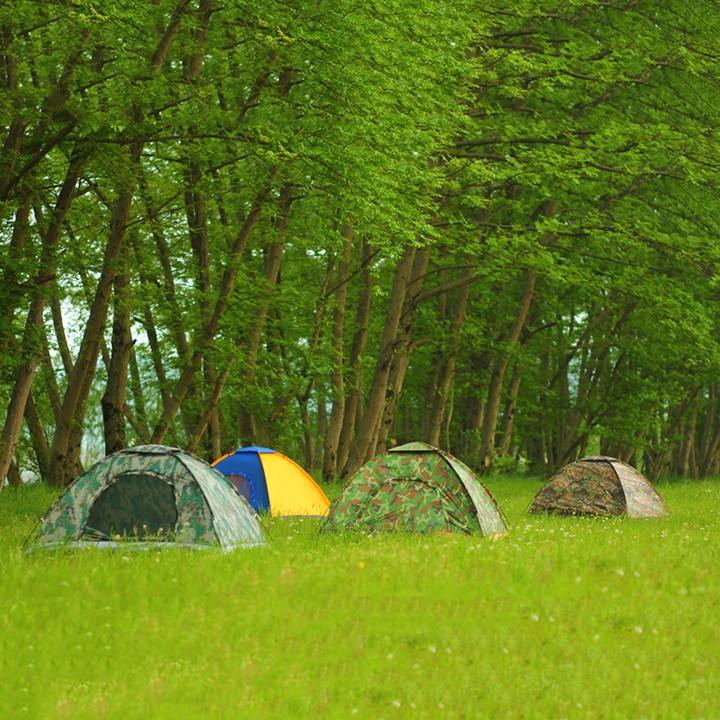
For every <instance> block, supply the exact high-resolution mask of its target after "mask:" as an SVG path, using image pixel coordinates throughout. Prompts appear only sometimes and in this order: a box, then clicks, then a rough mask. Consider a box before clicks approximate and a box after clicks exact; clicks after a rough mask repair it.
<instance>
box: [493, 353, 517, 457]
mask: <svg viewBox="0 0 720 720" xmlns="http://www.w3.org/2000/svg"><path fill="white" fill-rule="evenodd" d="M521 380H522V374H521V372H520V365H519V364H516V365H515V371H514V373H513V378H512V381H511V382H510V387H509V389H508V398H507V402H506V403H505V412H504V413H503V423H502V429H501V431H500V437H501V440H500V448H499V455H500V456H501V457H506V456H507V455H509V454H510V446H511V445H512V436H513V428H514V426H515V413H516V412H517V398H518V392H519V391H520V381H521Z"/></svg>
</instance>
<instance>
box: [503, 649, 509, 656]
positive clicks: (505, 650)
mask: <svg viewBox="0 0 720 720" xmlns="http://www.w3.org/2000/svg"><path fill="white" fill-rule="evenodd" d="M509 652H510V651H509V650H508V649H507V648H503V649H502V653H503V655H507V654H508V653H509Z"/></svg>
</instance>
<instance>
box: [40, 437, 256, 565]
mask: <svg viewBox="0 0 720 720" xmlns="http://www.w3.org/2000/svg"><path fill="white" fill-rule="evenodd" d="M118 540H127V541H133V542H134V543H135V544H136V545H137V546H141V547H147V546H157V545H160V544H161V545H162V546H166V545H182V546H188V547H206V546H213V545H219V546H220V547H221V548H222V549H223V550H225V551H226V552H228V551H230V550H233V549H234V548H236V547H239V546H254V545H264V544H265V543H266V540H265V535H264V533H263V531H262V528H261V527H260V525H259V523H258V520H257V516H256V515H255V512H254V511H253V510H252V508H251V507H250V505H249V504H248V503H247V501H246V500H245V499H244V498H242V497H240V496H239V495H238V494H237V493H236V492H235V490H234V489H233V486H232V485H231V483H230V481H229V480H227V478H225V476H224V475H222V473H219V472H217V471H216V470H214V469H213V468H211V467H210V466H209V465H208V464H207V463H205V462H203V461H202V460H200V459H198V458H196V457H195V456H193V455H191V454H190V453H188V452H185V451H184V450H179V449H178V448H172V447H166V446H164V445H139V446H138V447H134V448H127V449H125V450H120V451H119V452H116V453H114V454H112V455H109V456H108V457H106V458H104V459H103V460H100V461H99V462H97V463H96V464H95V465H94V466H93V467H91V468H90V469H89V470H87V471H86V472H84V473H83V474H82V475H80V477H78V478H77V479H76V480H75V481H74V482H73V483H72V484H71V485H70V486H69V487H68V489H67V490H66V491H65V492H64V493H63V494H62V495H61V496H60V497H59V498H58V499H57V500H56V501H55V502H54V503H53V505H52V506H51V507H50V509H49V510H48V512H47V513H46V514H45V516H44V517H43V519H42V520H41V522H40V525H39V527H38V528H37V530H36V531H35V533H34V534H33V536H31V538H30V540H29V549H33V548H36V547H51V548H52V547H57V546H62V547H68V546H80V547H83V546H88V545H94V546H98V547H114V546H116V545H117V541H118Z"/></svg>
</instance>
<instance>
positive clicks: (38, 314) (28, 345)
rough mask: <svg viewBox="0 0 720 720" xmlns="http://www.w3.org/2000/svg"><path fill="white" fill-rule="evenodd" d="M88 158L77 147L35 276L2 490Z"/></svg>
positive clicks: (6, 436)
mask: <svg viewBox="0 0 720 720" xmlns="http://www.w3.org/2000/svg"><path fill="white" fill-rule="evenodd" d="M84 160H85V156H84V154H83V153H81V152H79V151H78V150H77V149H76V150H75V152H74V153H73V156H72V158H71V159H70V164H69V166H68V170H67V173H66V175H65V180H64V182H63V185H62V187H61V189H60V192H59V194H58V198H57V201H56V203H55V210H54V212H53V217H52V220H51V222H50V224H49V226H48V229H47V231H46V233H45V236H44V238H43V246H42V253H41V261H40V271H39V272H38V275H37V276H36V278H35V284H36V287H37V293H36V295H35V297H34V298H33V300H32V303H31V305H30V311H29V312H28V316H27V320H26V322H25V332H24V334H23V341H22V348H21V352H22V354H23V356H24V357H25V361H24V362H23V364H22V365H21V366H20V368H19V369H18V371H17V374H16V376H15V384H14V387H13V391H12V395H11V397H10V403H9V404H8V408H7V414H6V417H5V425H4V426H3V431H2V435H1V436H0V489H2V480H3V479H4V478H5V477H6V475H7V473H8V470H9V468H10V463H11V462H12V459H13V456H14V455H15V450H16V448H17V443H18V439H19V437H20V429H21V427H22V421H23V417H24V414H25V405H26V403H27V399H28V396H29V394H30V386H31V385H32V381H33V378H34V376H35V371H36V370H37V366H38V363H39V361H40V350H39V348H38V339H37V338H38V335H39V334H40V328H41V326H42V321H43V312H44V309H45V286H46V285H47V284H49V283H51V281H52V275H53V272H54V268H55V252H56V248H57V244H58V241H59V239H60V233H61V230H62V224H63V221H64V219H65V215H66V214H67V211H68V210H69V208H70V205H71V203H72V201H73V196H74V193H75V188H76V185H77V182H78V179H79V177H80V172H81V169H82V166H83V163H84Z"/></svg>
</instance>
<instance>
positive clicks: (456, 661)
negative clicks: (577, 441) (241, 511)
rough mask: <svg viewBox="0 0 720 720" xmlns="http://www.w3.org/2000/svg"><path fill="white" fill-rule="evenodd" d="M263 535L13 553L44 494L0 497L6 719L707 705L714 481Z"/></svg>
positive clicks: (288, 526)
mask: <svg viewBox="0 0 720 720" xmlns="http://www.w3.org/2000/svg"><path fill="white" fill-rule="evenodd" d="M487 484H488V486H489V487H490V489H491V490H492V492H493V494H494V495H495V497H496V498H497V500H498V502H499V503H500V505H501V506H502V507H503V509H504V511H505V513H506V515H507V517H508V520H509V521H510V523H511V526H512V530H511V532H510V534H509V535H508V536H507V537H505V538H501V539H498V540H490V539H481V538H478V537H465V536H462V537H455V536H452V537H448V536H442V537H429V536H399V537H397V536H394V537H388V536H378V537H364V536H360V537H357V536H350V537H348V536H324V535H323V536H317V535H316V534H315V528H316V525H315V523H313V522H310V521H307V520H305V521H298V520H295V521H278V520H275V521H269V522H266V527H267V530H268V534H269V536H270V539H271V546H270V547H269V548H264V549H254V550H243V551H238V552H235V553H231V554H229V555H222V554H221V553H219V552H213V551H211V552H183V551H177V550H174V551H170V550H167V551H164V552H161V553H156V552H130V551H117V552H102V551H83V552H77V553H59V554H55V555H47V554H34V555H31V556H25V555H23V554H22V547H21V546H22V542H23V540H24V539H25V537H26V536H27V534H28V533H29V532H30V530H31V529H32V527H33V525H34V524H35V522H36V520H37V518H38V517H39V516H40V515H41V514H42V512H43V511H44V510H45V509H46V507H47V506H48V505H49V503H50V501H51V499H52V497H51V495H49V494H48V491H47V490H45V489H43V488H26V489H23V490H22V491H20V492H18V491H12V490H5V491H3V492H2V493H0V572H1V577H2V580H1V581H0V583H1V585H0V589H1V591H2V592H1V596H0V597H1V602H2V612H1V613H0V717H2V718H68V719H70V718H72V719H73V720H75V719H76V718H280V719H286V718H303V719H305V718H355V717H357V718H370V719H372V720H380V719H381V718H386V719H387V720H391V719H393V718H429V719H432V720H436V719H442V718H447V719H448V720H456V719H459V718H492V719H498V718H512V719H515V718H593V719H595V718H623V719H628V718H682V719H683V720H685V719H690V718H706V719H707V720H712V719H714V718H718V717H720V667H719V666H720V586H719V585H718V576H719V575H720V549H719V548H720V521H719V520H718V508H719V507H720V482H694V483H673V484H665V485H662V484H661V485H659V490H660V492H661V493H662V494H663V496H664V498H665V500H666V503H667V505H668V508H669V510H670V512H671V517H670V518H667V519H661V520H647V521H638V520H635V521H630V520H582V519H573V518H564V519H560V518H536V517H530V516H527V515H526V514H525V509H526V508H527V506H528V504H529V503H530V500H531V498H532V496H533V494H534V493H535V491H536V490H537V489H538V488H539V487H540V483H539V482H535V481H530V480H525V479H522V480H521V479H517V480H514V479H508V478H492V479H490V480H489V481H488V483H487Z"/></svg>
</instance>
